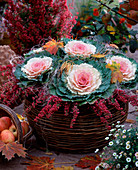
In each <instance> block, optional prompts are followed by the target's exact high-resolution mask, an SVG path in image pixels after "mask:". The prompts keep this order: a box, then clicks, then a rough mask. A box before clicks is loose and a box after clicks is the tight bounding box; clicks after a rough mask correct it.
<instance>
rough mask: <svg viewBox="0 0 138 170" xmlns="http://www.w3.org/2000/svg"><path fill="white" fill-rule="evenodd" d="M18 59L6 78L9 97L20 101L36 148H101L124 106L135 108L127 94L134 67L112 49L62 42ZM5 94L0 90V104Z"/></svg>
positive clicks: (134, 100)
mask: <svg viewBox="0 0 138 170" xmlns="http://www.w3.org/2000/svg"><path fill="white" fill-rule="evenodd" d="M24 57H25V59H24V60H23V61H22V63H20V64H18V65H17V66H16V68H14V73H12V76H13V77H14V80H16V81H14V86H13V87H15V86H16V88H17V90H16V91H15V92H16V95H13V93H12V96H13V97H15V96H16V97H17V96H18V93H19V92H20V93H19V96H21V94H23V95H24V96H25V114H26V116H27V118H28V121H29V124H30V126H31V127H32V128H33V130H34V134H35V135H36V138H37V140H38V141H39V142H40V143H41V145H42V144H44V146H48V147H49V148H53V149H56V150H63V151H70V152H90V151H92V150H94V149H95V148H96V147H97V146H99V147H103V146H104V145H105V144H106V143H105V140H104V138H105V137H106V135H107V134H108V133H109V130H110V128H111V124H112V123H116V122H117V121H121V123H122V122H124V121H125V119H126V117H127V111H128V102H131V103H132V104H133V105H137V97H136V96H135V95H129V89H133V88H135V87H136V84H137V80H138V69H137V63H136V62H135V61H134V60H133V59H129V58H127V57H126V56H125V55H124V54H123V53H120V52H119V51H118V50H114V48H113V49H112V48H109V47H106V46H105V45H104V44H99V43H98V42H95V41H92V40H88V39H81V40H73V39H67V38H62V39H61V41H60V42H56V41H55V40H53V39H52V40H51V41H49V42H47V43H46V44H45V45H44V46H42V47H40V48H38V49H34V50H32V51H30V52H29V53H26V54H25V55H24ZM3 87H4V86H3ZM123 89H127V91H125V90H123ZM12 92H13V90H12ZM8 95H9V96H10V95H11V94H10V93H7V94H6V92H5V91H4V90H3V93H1V101H2V102H3V101H4V100H5V97H7V96H8ZM9 96H8V97H9ZM2 99H3V100H2ZM6 99H7V100H6V101H5V102H8V103H10V101H9V100H8V99H9V98H6ZM10 99H11V98H10Z"/></svg>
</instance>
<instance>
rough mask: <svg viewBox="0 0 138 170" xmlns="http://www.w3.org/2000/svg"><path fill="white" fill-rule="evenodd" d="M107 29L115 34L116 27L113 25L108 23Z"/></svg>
mask: <svg viewBox="0 0 138 170" xmlns="http://www.w3.org/2000/svg"><path fill="white" fill-rule="evenodd" d="M106 29H107V31H109V33H110V34H113V35H114V34H115V29H114V27H112V26H111V25H108V26H107V28H106Z"/></svg>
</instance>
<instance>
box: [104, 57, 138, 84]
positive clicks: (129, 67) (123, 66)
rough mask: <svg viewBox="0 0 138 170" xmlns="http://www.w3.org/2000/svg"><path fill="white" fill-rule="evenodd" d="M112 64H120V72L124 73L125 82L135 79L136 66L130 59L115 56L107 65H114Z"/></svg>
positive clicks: (107, 61)
mask: <svg viewBox="0 0 138 170" xmlns="http://www.w3.org/2000/svg"><path fill="white" fill-rule="evenodd" d="M112 62H116V63H117V64H120V71H121V72H122V73H123V80H124V81H129V80H133V79H135V72H136V69H137V67H136V64H133V63H132V62H131V61H130V60H129V59H127V58H124V57H121V56H113V57H112V58H110V59H107V60H106V63H109V64H112Z"/></svg>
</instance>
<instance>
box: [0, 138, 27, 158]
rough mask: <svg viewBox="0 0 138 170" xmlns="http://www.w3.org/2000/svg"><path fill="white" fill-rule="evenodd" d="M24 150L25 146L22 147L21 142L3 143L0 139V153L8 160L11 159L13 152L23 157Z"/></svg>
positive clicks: (24, 154)
mask: <svg viewBox="0 0 138 170" xmlns="http://www.w3.org/2000/svg"><path fill="white" fill-rule="evenodd" d="M25 150H26V148H24V147H23V145H22V144H18V143H16V142H10V143H7V144H5V143H4V142H2V141H1V140H0V152H2V155H4V156H5V158H7V159H8V160H10V159H12V158H13V157H14V155H15V154H17V155H18V156H21V157H24V158H25V156H26V154H27V153H26V152H25Z"/></svg>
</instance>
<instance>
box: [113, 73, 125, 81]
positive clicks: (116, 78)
mask: <svg viewBox="0 0 138 170" xmlns="http://www.w3.org/2000/svg"><path fill="white" fill-rule="evenodd" d="M111 76H112V78H111V83H116V82H117V81H118V82H119V83H121V82H122V81H123V74H122V72H121V71H113V72H112V75H111Z"/></svg>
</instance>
